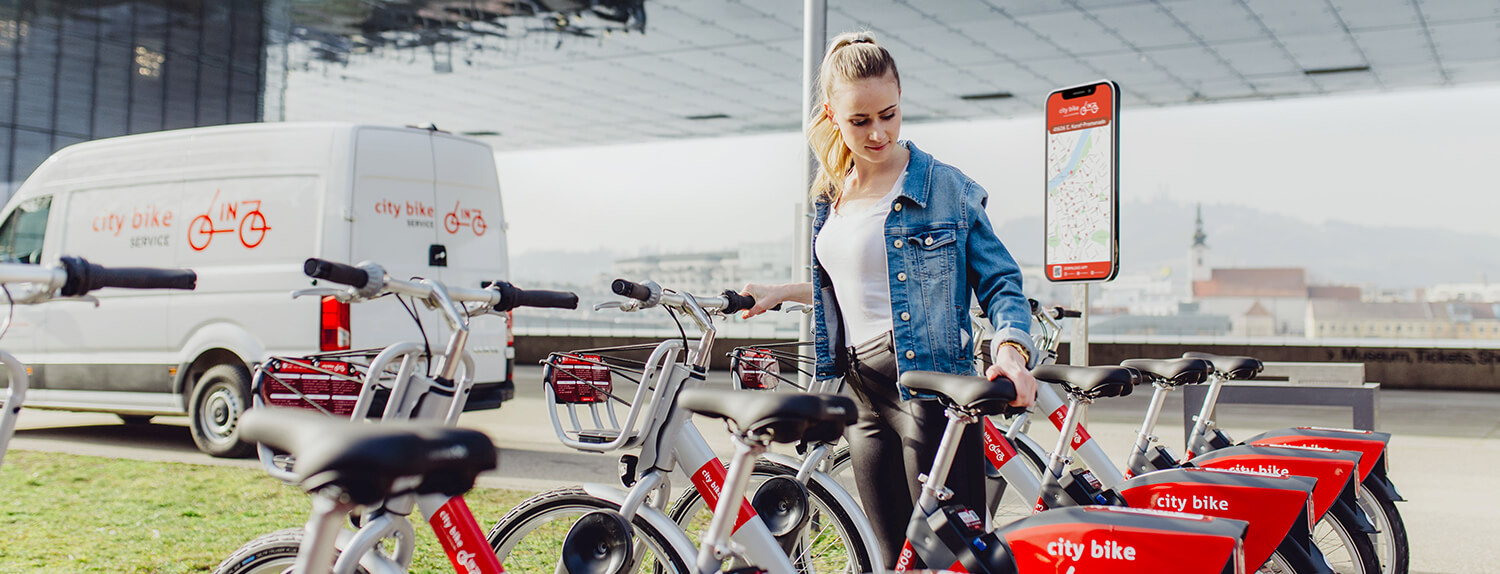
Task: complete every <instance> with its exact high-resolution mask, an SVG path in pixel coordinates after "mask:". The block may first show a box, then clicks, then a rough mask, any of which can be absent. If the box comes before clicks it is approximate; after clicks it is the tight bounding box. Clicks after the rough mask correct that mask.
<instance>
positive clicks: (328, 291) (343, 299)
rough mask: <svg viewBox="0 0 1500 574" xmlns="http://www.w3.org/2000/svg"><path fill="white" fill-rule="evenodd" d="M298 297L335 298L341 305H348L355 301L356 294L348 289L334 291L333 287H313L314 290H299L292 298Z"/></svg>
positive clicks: (293, 293)
mask: <svg viewBox="0 0 1500 574" xmlns="http://www.w3.org/2000/svg"><path fill="white" fill-rule="evenodd" d="M298 297H333V298H334V299H338V300H339V302H340V303H348V302H350V301H353V300H354V294H353V293H350V292H349V291H348V290H347V289H333V288H331V287H313V288H312V289H298V290H296V291H292V298H293V299H296V298H298Z"/></svg>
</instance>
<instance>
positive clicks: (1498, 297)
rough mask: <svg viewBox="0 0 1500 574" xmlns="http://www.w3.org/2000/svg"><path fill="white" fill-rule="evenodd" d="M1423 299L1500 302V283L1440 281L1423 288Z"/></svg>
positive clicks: (1431, 300)
mask: <svg viewBox="0 0 1500 574" xmlns="http://www.w3.org/2000/svg"><path fill="white" fill-rule="evenodd" d="M1423 300H1424V301H1427V302H1430V303H1443V302H1447V301H1475V302H1482V303H1495V302H1500V284H1492V283H1442V284H1438V285H1433V286H1431V287H1428V288H1426V289H1424V290H1423Z"/></svg>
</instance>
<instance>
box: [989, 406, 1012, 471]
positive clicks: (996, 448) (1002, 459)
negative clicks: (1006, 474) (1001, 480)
mask: <svg viewBox="0 0 1500 574" xmlns="http://www.w3.org/2000/svg"><path fill="white" fill-rule="evenodd" d="M984 456H985V457H987V458H989V459H990V464H993V465H995V468H1000V467H1003V466H1005V463H1006V462H1009V461H1010V459H1013V458H1015V457H1016V447H1015V445H1012V444H1010V439H1008V438H1005V433H1003V432H1000V429H999V428H998V427H996V426H995V423H992V422H990V419H989V417H985V419H984Z"/></svg>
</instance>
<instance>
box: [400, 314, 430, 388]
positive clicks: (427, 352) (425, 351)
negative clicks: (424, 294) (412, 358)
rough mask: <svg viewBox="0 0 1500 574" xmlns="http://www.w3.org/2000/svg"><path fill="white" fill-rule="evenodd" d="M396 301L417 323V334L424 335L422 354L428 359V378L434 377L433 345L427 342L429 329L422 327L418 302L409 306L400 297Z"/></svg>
mask: <svg viewBox="0 0 1500 574" xmlns="http://www.w3.org/2000/svg"><path fill="white" fill-rule="evenodd" d="M396 300H397V301H399V302H400V303H401V307H402V308H403V309H406V314H407V315H411V319H412V321H415V322H416V323H417V332H418V333H421V334H422V352H423V356H424V357H426V358H427V376H428V377H431V376H432V343H431V342H430V341H428V340H427V329H426V328H424V327H423V326H422V316H421V315H418V314H417V310H416V301H415V300H413V301H412V305H407V304H406V299H402V298H401V296H400V295H397V296H396Z"/></svg>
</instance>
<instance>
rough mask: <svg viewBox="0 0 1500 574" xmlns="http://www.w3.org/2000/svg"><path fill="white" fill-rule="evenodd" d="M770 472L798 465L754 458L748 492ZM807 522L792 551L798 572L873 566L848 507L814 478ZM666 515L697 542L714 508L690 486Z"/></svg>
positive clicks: (790, 472) (786, 472)
mask: <svg viewBox="0 0 1500 574" xmlns="http://www.w3.org/2000/svg"><path fill="white" fill-rule="evenodd" d="M773 476H786V477H789V478H791V477H796V476H797V469H795V468H792V467H790V466H786V465H784V464H779V463H774V462H770V461H765V460H762V461H757V462H756V463H755V470H754V471H752V473H751V478H750V488H749V489H747V492H748V493H751V494H753V493H754V492H755V489H757V488H758V487H759V485H760V484H761V483H763V482H765V480H766V479H769V478H771V477H773ZM807 494H808V509H807V510H808V519H807V526H806V527H804V529H803V532H802V534H801V536H800V538H799V539H798V542H797V545H796V547H795V548H794V549H793V552H792V556H791V558H792V564H793V566H796V568H797V571H798V572H807V573H812V572H848V573H863V572H869V571H871V570H874V566H872V565H871V564H870V556H869V553H868V552H866V551H865V542H864V539H863V538H862V537H860V535H859V530H858V529H856V528H855V526H854V520H855V519H854V518H853V517H852V516H851V514H850V509H846V508H844V507H842V506H840V505H839V504H838V500H837V499H835V498H834V497H833V495H832V494H830V493H829V492H828V489H827V488H825V487H824V486H823V485H821V484H818V483H816V482H811V481H809V482H808V484H807ZM667 516H668V517H670V518H671V519H672V520H674V521H676V522H677V523H678V524H681V525H682V527H683V530H684V531H686V532H687V533H688V536H689V537H691V538H692V539H693V543H694V544H698V543H699V539H698V537H699V535H701V534H702V533H703V531H704V530H705V529H707V528H708V523H709V520H710V518H712V517H713V509H712V508H708V507H707V505H705V504H703V496H702V495H700V494H698V490H697V489H694V488H689V489H687V490H684V491H683V493H682V495H681V496H678V497H677V500H676V501H675V502H673V503H672V507H671V509H670V510H669V511H668V513H667Z"/></svg>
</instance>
